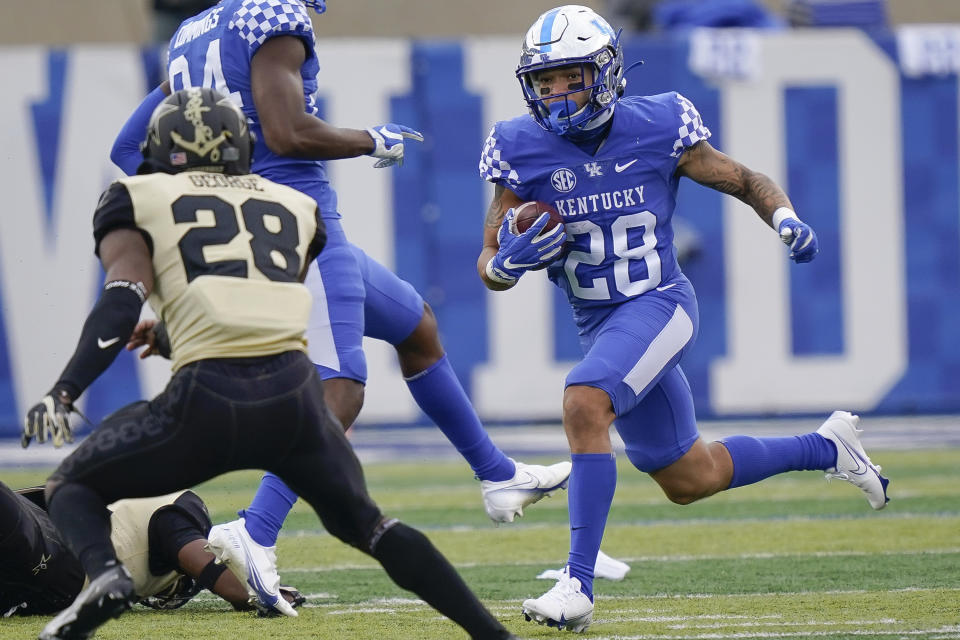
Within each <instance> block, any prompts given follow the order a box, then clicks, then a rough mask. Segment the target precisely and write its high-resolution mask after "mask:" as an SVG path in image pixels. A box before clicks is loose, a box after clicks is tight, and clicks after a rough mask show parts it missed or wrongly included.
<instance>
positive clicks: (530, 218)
mask: <svg viewBox="0 0 960 640" xmlns="http://www.w3.org/2000/svg"><path fill="white" fill-rule="evenodd" d="M544 212H546V213H549V214H550V221H549V222H547V226H546V227H544V230H547V229H553V228H554V227H555V226H557V225H558V224H563V218H561V217H560V214H559V213H558V212H557V210H556V209H554V208H553V207H552V206H550V205H549V204H548V203H546V202H541V201H539V200H533V201H531V202H524V203H523V204H521V205H520V206H519V207H517V208H516V209H514V222H515V223H516V225H517V232H519V233H523V232H524V231H526V230H527V229H529V228H530V226H531V225H532V224H533V223H534V222H536V221H537V218H539V217H540V216H541V215H543V213H544Z"/></svg>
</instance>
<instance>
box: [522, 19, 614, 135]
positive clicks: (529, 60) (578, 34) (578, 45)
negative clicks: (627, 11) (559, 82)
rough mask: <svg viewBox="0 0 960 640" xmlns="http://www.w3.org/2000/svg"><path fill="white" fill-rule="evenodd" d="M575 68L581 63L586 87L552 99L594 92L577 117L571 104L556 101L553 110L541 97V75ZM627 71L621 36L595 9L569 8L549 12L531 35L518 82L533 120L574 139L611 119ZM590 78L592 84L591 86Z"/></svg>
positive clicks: (524, 52) (580, 87) (531, 29)
mask: <svg viewBox="0 0 960 640" xmlns="http://www.w3.org/2000/svg"><path fill="white" fill-rule="evenodd" d="M574 64H579V65H581V73H582V77H583V78H584V80H585V83H584V86H577V87H572V88H571V90H569V91H567V92H566V93H562V94H553V96H551V97H555V96H557V95H570V94H573V93H577V92H580V91H589V92H590V97H589V100H588V101H587V103H586V104H585V105H584V106H583V107H581V108H580V109H578V110H576V111H575V112H573V113H569V112H568V111H569V110H570V109H569V107H570V105H573V104H574V103H573V102H572V101H561V102H559V103H556V102H555V103H553V105H552V106H553V109H552V110H551V109H550V108H549V107H548V106H547V105H546V104H544V102H543V98H544V97H546V96H541V95H540V93H539V90H538V88H537V84H536V82H535V78H536V74H537V73H538V72H540V71H543V70H545V69H550V68H554V67H564V66H568V65H574ZM588 70H589V71H588ZM590 71H592V74H591V73H590ZM623 71H624V69H623V49H622V48H621V46H620V34H619V33H615V32H614V30H613V29H612V28H611V27H610V25H609V24H608V23H607V21H606V20H604V19H603V18H601V17H600V16H599V15H597V14H596V13H595V12H594V11H593V10H592V9H590V8H588V7H582V6H580V5H575V4H568V5H564V6H562V7H557V8H556V9H551V10H550V11H547V12H546V13H544V14H543V15H541V16H540V17H539V18H537V21H536V22H534V23H533V26H531V27H530V29H529V30H528V31H527V35H526V36H524V39H523V51H522V52H521V54H520V65H519V66H518V67H517V79H518V80H519V81H520V86H521V88H522V89H523V97H524V99H525V100H526V101H527V107H529V109H530V114H531V115H532V116H533V118H534V120H536V121H537V123H538V124H539V125H540V126H541V127H543V128H544V129H546V130H547V131H552V132H554V133H557V134H559V135H570V136H574V137H575V136H576V135H577V134H578V133H583V132H587V131H589V130H591V129H596V128H597V127H599V126H600V125H602V124H603V123H605V122H606V121H607V120H608V119H609V118H610V116H611V115H612V113H613V107H614V105H615V104H616V102H617V100H619V99H620V96H622V95H623V90H624V87H626V84H627V83H626V80H624V79H623ZM591 75H592V77H593V82H592V84H589V85H586V82H587V81H589V78H590V77H591ZM574 106H575V105H574Z"/></svg>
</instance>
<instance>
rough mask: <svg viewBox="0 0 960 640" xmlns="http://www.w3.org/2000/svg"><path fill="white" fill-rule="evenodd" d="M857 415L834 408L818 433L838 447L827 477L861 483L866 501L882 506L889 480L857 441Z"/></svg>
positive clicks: (859, 430)
mask: <svg viewBox="0 0 960 640" xmlns="http://www.w3.org/2000/svg"><path fill="white" fill-rule="evenodd" d="M859 422H860V417H859V416H855V415H853V414H852V413H850V412H848V411H834V412H833V413H832V414H830V417H829V418H827V421H826V422H824V423H823V425H821V427H820V428H819V429H817V433H819V434H820V435H821V436H823V437H824V438H826V439H827V440H830V441H831V442H833V444H835V445H836V447H837V462H836V466H834V467H831V468H829V469H827V470H826V471H827V479H828V480H829V479H831V478H840V479H841V480H846V481H847V482H849V483H850V484H852V485H854V486H856V487H860V489H861V490H862V491H863V492H864V493H865V494H867V501H869V502H870V506H871V507H873V508H874V509H883V508H884V507H885V506H887V503H888V502H889V501H890V498H888V497H887V485H888V484H890V481H889V480H887V479H886V478H884V477H883V476H882V475H880V466H879V465H875V464H873V463H872V462H871V461H870V458H869V457H867V453H866V452H865V451H864V450H863V445H862V444H860V434H861V433H863V430H862V429H858V428H857V424H859Z"/></svg>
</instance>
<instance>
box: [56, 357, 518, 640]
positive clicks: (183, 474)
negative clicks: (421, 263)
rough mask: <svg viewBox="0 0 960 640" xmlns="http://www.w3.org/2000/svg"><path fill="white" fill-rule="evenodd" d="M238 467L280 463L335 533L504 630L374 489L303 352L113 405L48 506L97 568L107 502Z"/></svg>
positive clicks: (105, 541) (426, 595)
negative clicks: (392, 516) (387, 511)
mask: <svg viewBox="0 0 960 640" xmlns="http://www.w3.org/2000/svg"><path fill="white" fill-rule="evenodd" d="M238 469H263V470H267V471H271V472H273V473H275V474H276V475H277V476H278V477H279V478H280V479H281V480H283V481H284V483H286V484H287V486H289V487H290V488H291V489H292V490H293V491H295V492H296V493H297V494H298V495H299V496H300V497H301V498H303V499H304V500H306V501H307V503H309V504H310V506H311V507H313V509H314V510H315V511H316V512H317V515H318V516H319V517H320V520H321V521H322V522H323V526H324V527H325V528H326V529H327V531H329V532H330V533H331V534H332V535H334V536H336V537H337V538H339V539H340V540H342V541H344V542H346V543H348V544H350V545H353V546H354V547H357V548H359V549H360V550H361V551H364V552H365V553H368V554H371V555H373V556H374V557H375V558H377V560H379V561H380V562H381V564H383V566H384V568H385V569H386V570H387V572H388V573H389V574H390V576H391V578H393V580H394V582H396V583H397V584H399V585H400V586H402V587H404V588H407V589H411V590H413V591H414V592H415V593H417V594H418V595H419V596H420V597H421V598H423V599H424V600H425V601H426V602H428V603H429V604H431V605H433V606H434V607H435V608H437V609H438V610H439V611H440V612H441V613H444V614H445V615H447V616H448V617H450V618H451V619H453V620H454V621H455V622H457V623H459V624H460V625H461V626H463V627H464V628H465V629H466V630H467V631H468V632H469V633H470V634H471V636H473V637H475V638H501V637H509V636H508V635H505V634H506V631H505V630H504V629H503V627H502V626H501V625H500V624H499V623H498V622H497V621H496V619H494V618H493V617H492V616H491V615H490V613H489V612H487V610H486V609H485V608H484V607H483V605H482V604H481V603H480V602H479V600H477V598H476V597H475V596H474V595H473V593H472V592H471V591H470V590H469V588H468V587H467V586H466V585H465V584H464V583H463V581H462V579H461V578H460V577H459V575H458V574H457V573H456V572H455V570H454V569H453V567H452V566H450V564H449V563H448V562H447V560H446V559H445V558H444V557H443V556H442V555H440V553H439V551H437V550H436V549H435V548H434V547H433V545H432V544H431V543H430V542H429V540H428V539H427V538H426V537H424V536H423V535H422V534H420V533H419V532H417V531H415V530H413V529H411V528H409V527H407V526H405V525H403V524H400V523H398V522H397V521H395V520H387V519H385V518H384V517H383V515H382V514H381V512H380V509H379V508H378V507H377V505H376V504H374V502H373V500H372V499H371V498H370V496H369V495H368V494H367V490H366V486H365V482H364V478H363V471H362V470H361V468H360V462H359V461H358V460H357V457H356V455H355V454H354V452H353V449H352V447H351V446H350V444H349V442H348V441H347V439H346V437H345V436H344V433H343V429H342V427H341V425H340V424H339V423H338V422H337V420H336V419H335V418H334V417H333V416H332V415H331V414H330V412H329V411H328V410H327V408H326V405H325V404H324V402H323V388H322V384H321V381H320V378H319V376H318V375H317V372H316V368H315V367H314V365H313V363H311V362H310V360H309V359H308V358H307V357H306V355H304V354H303V353H301V352H299V351H294V352H287V353H283V354H280V355H276V356H268V357H262V358H245V359H219V360H201V361H199V362H194V363H190V364H187V365H185V366H183V367H182V368H181V369H180V370H179V371H177V372H176V373H175V374H174V376H173V378H172V379H171V380H170V382H169V384H168V385H167V388H166V389H165V390H164V391H163V392H162V393H160V395H158V396H157V397H156V398H155V399H154V400H152V401H150V402H147V403H135V404H133V405H130V406H128V407H125V408H124V409H121V410H120V411H117V412H116V413H114V414H112V415H110V416H107V417H106V418H105V419H104V420H103V422H102V423H101V424H100V426H99V427H97V428H96V429H95V430H94V432H93V433H92V434H91V435H89V436H88V437H87V438H86V439H85V440H84V441H83V443H82V444H81V445H80V447H78V448H77V450H76V451H74V452H73V453H72V454H71V455H70V456H69V457H67V458H66V459H65V460H64V461H63V462H62V463H61V465H60V466H59V467H58V468H57V470H56V471H55V472H54V473H53V475H52V476H51V477H50V479H49V481H48V484H47V502H48V504H49V505H50V508H49V510H50V516H51V518H53V521H54V522H55V523H56V524H57V526H58V527H60V529H61V530H62V532H63V534H64V537H65V538H66V539H67V543H68V544H69V545H70V548H71V549H73V551H74V553H76V554H77V556H78V557H79V558H80V561H81V562H82V563H83V566H84V568H85V569H86V570H87V572H88V574H89V575H90V577H91V579H92V578H94V577H96V575H98V574H99V573H100V572H102V571H103V569H104V566H105V565H107V564H108V563H110V562H111V561H115V559H116V558H115V555H114V553H113V548H112V546H111V545H110V539H109V534H110V530H109V526H110V520H109V512H108V511H107V509H106V505H107V504H109V503H111V502H114V501H116V500H119V499H121V498H136V497H147V496H156V495H162V494H166V493H171V492H173V491H179V490H181V489H188V488H191V487H194V486H196V485H197V484H199V483H201V482H204V481H206V480H209V479H211V478H214V477H216V476H219V475H221V474H223V473H226V472H228V471H234V470H238Z"/></svg>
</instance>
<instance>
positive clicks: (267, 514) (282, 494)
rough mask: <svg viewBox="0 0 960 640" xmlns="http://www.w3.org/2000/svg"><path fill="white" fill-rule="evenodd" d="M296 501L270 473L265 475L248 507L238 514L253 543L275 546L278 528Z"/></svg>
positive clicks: (291, 493) (286, 487) (284, 486)
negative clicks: (242, 519)
mask: <svg viewBox="0 0 960 640" xmlns="http://www.w3.org/2000/svg"><path fill="white" fill-rule="evenodd" d="M296 501H297V494H295V493H294V492H293V491H291V490H290V487H288V486H287V485H285V484H283V481H282V480H281V479H280V478H278V477H277V476H275V475H273V474H272V473H270V472H267V473H265V474H264V475H263V479H262V480H260V486H259V487H257V493H256V495H254V496H253V500H252V501H251V502H250V506H249V507H247V508H246V509H245V510H243V511H240V512H239V515H240V516H242V517H243V518H244V519H245V522H244V525H245V526H246V528H247V533H249V534H250V537H251V538H253V541H254V542H256V543H257V544H262V545H263V546H265V547H272V546H273V545H275V544H277V536H279V535H280V527H282V526H283V521H284V520H286V519H287V514H288V513H290V509H292V508H293V503H294V502H296Z"/></svg>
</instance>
